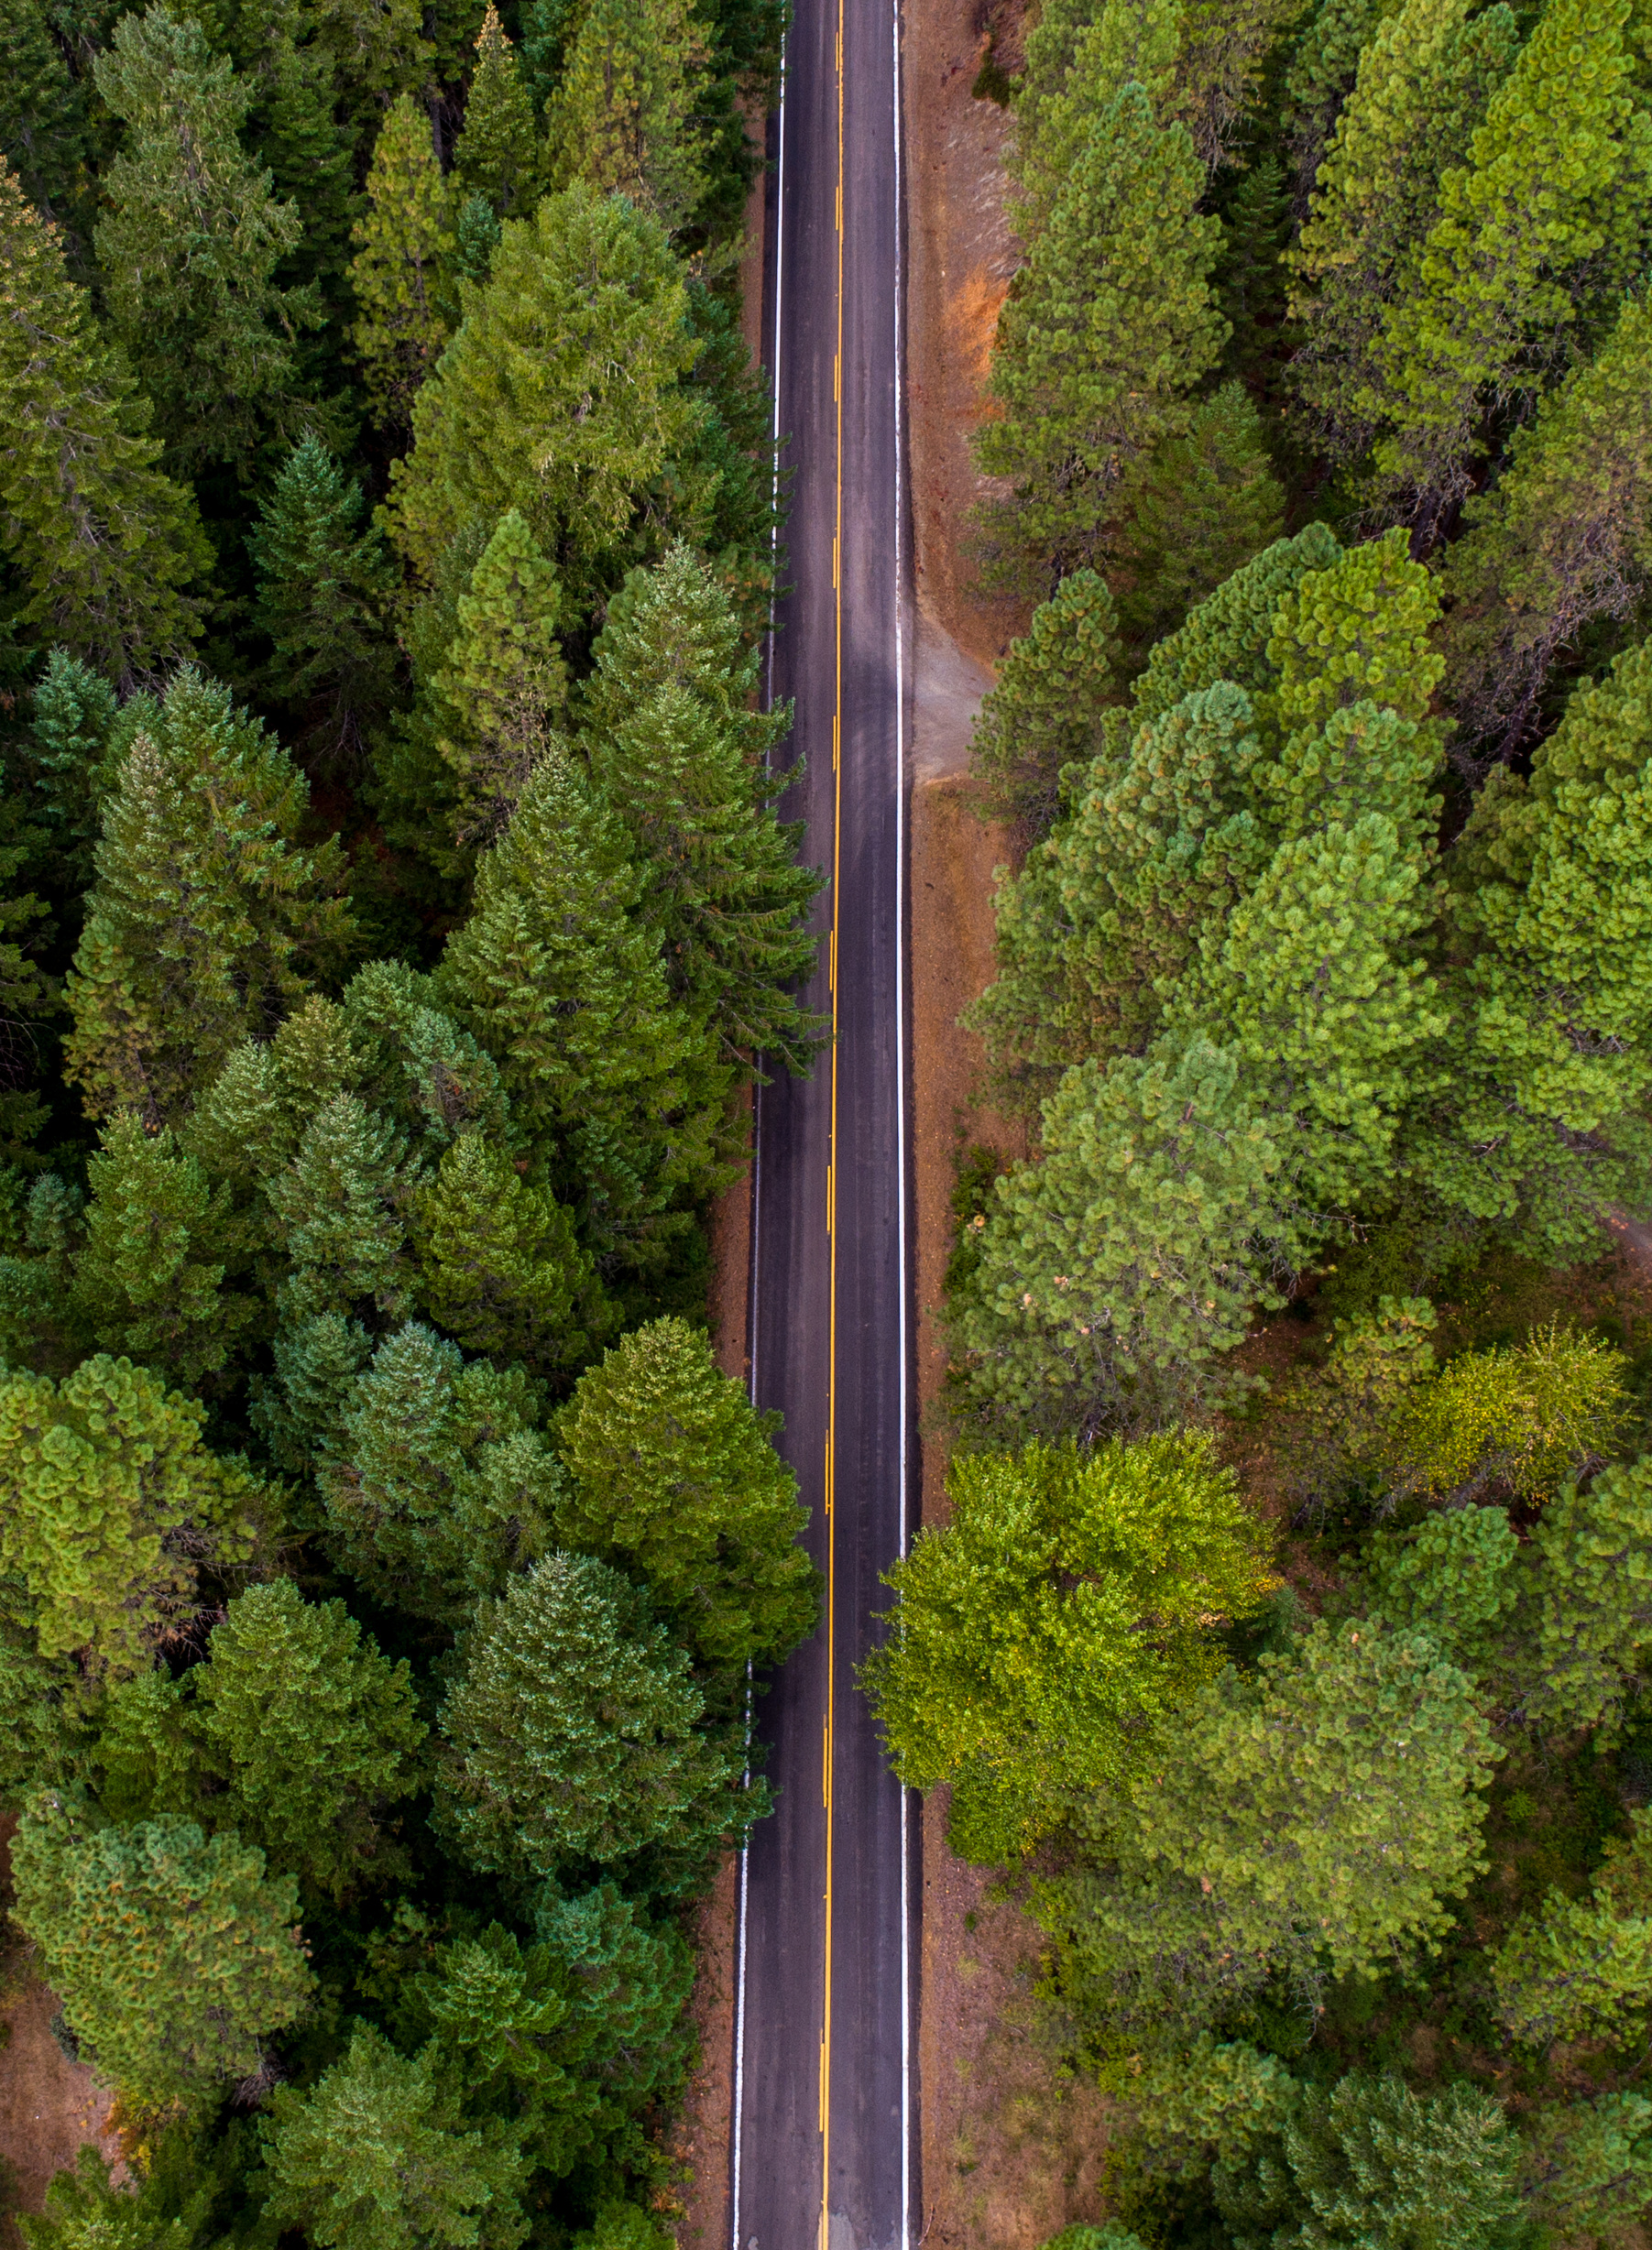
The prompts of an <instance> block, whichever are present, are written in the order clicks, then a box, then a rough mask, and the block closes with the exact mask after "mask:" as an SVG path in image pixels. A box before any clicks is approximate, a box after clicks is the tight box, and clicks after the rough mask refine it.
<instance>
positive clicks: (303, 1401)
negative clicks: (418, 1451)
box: [251, 1313, 373, 1477]
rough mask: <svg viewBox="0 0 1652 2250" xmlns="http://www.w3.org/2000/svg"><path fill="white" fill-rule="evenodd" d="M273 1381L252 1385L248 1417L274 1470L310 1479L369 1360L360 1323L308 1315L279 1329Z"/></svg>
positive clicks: (369, 1343) (274, 1344)
mask: <svg viewBox="0 0 1652 2250" xmlns="http://www.w3.org/2000/svg"><path fill="white" fill-rule="evenodd" d="M270 1356H271V1357H272V1359H273V1360H274V1361H275V1375H274V1379H273V1381H267V1382H258V1381H255V1382H254V1386H253V1391H254V1396H253V1403H252V1414H251V1419H252V1424H253V1426H254V1428H255V1429H256V1430H257V1433H258V1435H259V1436H260V1437H262V1438H263V1440H264V1442H265V1444H266V1445H267V1446H268V1448H269V1454H270V1458H271V1459H272V1460H273V1461H274V1462H275V1464H276V1467H277V1468H278V1469H282V1470H284V1471H285V1472H286V1473H287V1474H289V1475H290V1476H297V1477H307V1476H311V1475H313V1474H314V1472H315V1470H316V1469H317V1466H318V1463H319V1459H320V1455H321V1449H322V1447H323V1446H324V1445H326V1444H327V1443H328V1442H329V1441H330V1440H331V1439H333V1438H334V1436H336V1435H337V1433H338V1431H339V1429H340V1428H341V1427H342V1425H343V1423H344V1417H345V1412H346V1410H347V1408H348V1406H349V1402H350V1393H352V1391H353V1390H354V1389H355V1387H356V1377H357V1376H358V1375H359V1374H360V1373H361V1371H362V1370H363V1369H364V1368H365V1367H366V1366H367V1362H368V1360H370V1359H371V1358H372V1356H373V1342H372V1338H370V1337H369V1336H368V1334H367V1330H366V1328H364V1327H362V1325H361V1323H360V1321H359V1320H346V1319H345V1316H344V1315H343V1314H342V1313H311V1314H309V1315H307V1316H306V1317H305V1318H304V1319H302V1320H296V1321H294V1322H293V1323H292V1324H291V1326H290V1327H284V1328H279V1329H278V1330H277V1332H276V1335H275V1338H274V1340H273V1342H272V1344H271V1346H270Z"/></svg>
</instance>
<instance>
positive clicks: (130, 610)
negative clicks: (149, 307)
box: [0, 159, 207, 683]
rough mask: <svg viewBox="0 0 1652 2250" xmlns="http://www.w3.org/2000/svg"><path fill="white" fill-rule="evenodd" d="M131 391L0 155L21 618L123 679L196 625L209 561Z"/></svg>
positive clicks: (14, 545)
mask: <svg viewBox="0 0 1652 2250" xmlns="http://www.w3.org/2000/svg"><path fill="white" fill-rule="evenodd" d="M133 393H134V384H133V378H132V376H131V374H130V372H129V370H128V369H127V367H126V363H125V361H124V360H123V359H122V357H121V356H120V355H119V354H118V353H117V352H115V350H114V349H112V348H111V346H110V345H108V344H105V343H104V340H103V338H102V337H101V336H100V334H99V333H98V330H97V327H96V325H95V323H94V322H93V315H92V308H91V304H90V301H89V300H88V298H87V294H86V291H85V290H84V289H80V288H77V287H76V285H75V284H74V283H73V282H72V281H71V279H69V275H68V272H67V270H66V268H65V266H64V260H63V246H62V241H61V237H60V235H59V234H58V231H57V229H56V228H55V227H54V226H52V225H51V224H49V222H48V221H47V220H46V219H45V218H43V217H42V216H41V214H40V213H39V212H38V211H37V210H36V209H35V207H34V205H33V204H32V203H30V202H27V199H26V198H25V196H24V193H23V191H22V189H21V187H20V186H19V184H18V182H17V179H16V175H15V173H13V172H12V170H11V169H10V168H9V167H8V166H7V165H6V164H5V162H4V160H3V159H0V537H3V538H4V540H5V549H6V552H7V554H8V555H9V556H10V558H11V561H12V563H13V566H14V568H15V569H16V571H17V573H18V574H19V577H20V579H21V581H22V587H23V592H24V600H23V602H22V604H21V607H20V617H19V622H20V623H21V624H23V625H24V626H25V627H27V628H28V629H29V630H30V631H31V632H33V633H34V634H36V635H38V637H39V638H40V639H43V640H49V641H53V642H58V643H60V644H61V645H62V646H64V647H65V648H67V649H68V650H70V651H71V653H73V654H75V655H78V656H82V657H84V658H85V659H87V660H88V661H90V662H91V663H93V664H94V665H96V666H98V667H99V668H100V669H101V670H103V671H104V672H107V673H108V674H109V675H110V677H111V678H113V679H116V680H119V681H121V682H123V683H130V682H131V681H132V679H133V678H134V677H135V675H136V674H137V672H143V671H147V670H148V669H149V668H150V667H151V666H153V665H155V664H158V663H160V662H164V661H166V660H167V659H168V658H170V657H173V656H177V655H181V653H182V652H183V650H185V649H187V648H188V646H189V644H190V642H191V639H193V638H194V636H195V635H196V634H197V633H198V632H199V631H200V621H199V617H198V615H197V612H196V606H195V605H194V603H193V602H192V601H191V599H190V598H189V597H188V596H187V595H186V594H185V591H184V589H185V588H186V587H187V586H188V585H189V584H191V581H192V580H194V579H195V578H197V577H198V576H200V575H201V574H202V573H203V572H204V570H205V567H206V562H207V551H206V543H205V539H204V537H203V534H202V530H201V524H200V519H199V518H198V516H197V515H196V512H195V504H194V501H193V499H192V497H191V496H190V495H189V494H188V493H186V492H185V491H184V490H183V489H182V488H181V486H178V485H175V484H174V483H173V482H172V481H171V480H170V478H169V477H166V476H163V475H161V474H160V472H159V469H158V468H157V466H156V463H157V461H158V459H159V453H160V443H159V440H158V439H155V438H151V437H150V436H149V435H148V424H149V409H148V403H147V402H146V401H144V400H142V399H137V398H136V397H135V396H134V395H133ZM66 436H67V437H68V438H69V441H70V442H67V443H65V442H64V440H65V437H66Z"/></svg>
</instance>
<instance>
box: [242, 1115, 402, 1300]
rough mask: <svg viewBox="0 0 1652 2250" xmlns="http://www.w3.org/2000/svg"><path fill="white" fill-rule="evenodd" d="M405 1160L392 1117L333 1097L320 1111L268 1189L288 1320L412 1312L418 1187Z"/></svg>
mask: <svg viewBox="0 0 1652 2250" xmlns="http://www.w3.org/2000/svg"><path fill="white" fill-rule="evenodd" d="M406 1158H407V1144H406V1141H405V1140H404V1139H403V1138H402V1136H401V1135H400V1134H399V1133H398V1132H397V1130H396V1129H395V1127H394V1126H393V1125H392V1124H391V1123H390V1121H389V1120H388V1118H385V1117H383V1116H381V1115H380V1114H379V1113H378V1112H377V1110H374V1109H368V1108H367V1105H366V1103H365V1102H363V1101H362V1100H360V1099H359V1098H358V1097H357V1096H356V1095H354V1094H337V1095H334V1098H333V1099H332V1100H331V1101H329V1102H327V1103H325V1104H324V1105H323V1107H322V1108H321V1109H318V1110H317V1111H316V1113H315V1115H314V1116H313V1117H312V1120H311V1121H310V1123H309V1125H308V1127H307V1128H306V1129H305V1131H304V1136H303V1139H302V1140H301V1142H300V1144H299V1149H298V1153H297V1154H296V1155H295V1156H294V1158H293V1160H292V1162H291V1163H290V1165H289V1166H288V1167H287V1169H286V1170H285V1171H284V1172H281V1173H279V1174H277V1175H276V1176H275V1177H274V1178H273V1179H272V1180H270V1182H269V1183H268V1188H267V1191H266V1192H267V1194H268V1199H269V1207H270V1210H271V1212H272V1213H273V1215H274V1218H275V1221H276V1225H277V1227H278V1228H279V1230H280V1236H281V1240H282V1243H283V1246H284V1247H285V1250H286V1252H287V1256H288V1259H289V1261H290V1266H291V1271H290V1273H289V1275H288V1278H287V1280H286V1281H285V1282H284V1283H282V1285H281V1289H280V1292H279V1310H280V1312H281V1315H282V1317H283V1318H284V1319H285V1320H288V1321H294V1320H303V1319H306V1318H308V1317H310V1316H313V1315H315V1314H318V1313H343V1314H348V1313H354V1312H357V1311H360V1310H363V1309H367V1308H370V1309H371V1310H372V1311H373V1312H374V1313H376V1314H377V1315H379V1316H382V1317H383V1318H385V1319H387V1320H396V1319H399V1318H400V1316H402V1315H403V1314H404V1313H405V1312H406V1311H407V1309H408V1306H409V1303H410V1297H411V1292H412V1272H411V1261H410V1256H409V1252H408V1227H409V1222H410V1216H411V1205H412V1196H413V1189H414V1181H413V1179H412V1178H410V1176H409V1167H408V1165H407V1163H406Z"/></svg>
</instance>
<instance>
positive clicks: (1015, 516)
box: [976, 85, 1226, 592]
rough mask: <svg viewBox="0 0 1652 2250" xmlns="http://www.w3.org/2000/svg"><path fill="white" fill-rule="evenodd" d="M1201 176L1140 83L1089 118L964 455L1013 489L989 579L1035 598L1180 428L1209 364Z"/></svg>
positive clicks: (992, 527)
mask: <svg viewBox="0 0 1652 2250" xmlns="http://www.w3.org/2000/svg"><path fill="white" fill-rule="evenodd" d="M1203 189H1204V174H1203V168H1202V167H1201V166H1200V164H1199V161H1198V158H1197V156H1196V155H1195V154H1194V150H1193V144H1192V142H1191V141H1190V140H1189V139H1188V137H1187V132H1186V130H1185V128H1184V127H1182V126H1168V127H1161V126H1159V125H1158V124H1156V123H1155V121H1154V114H1153V107H1152V104H1151V103H1150V102H1149V100H1148V98H1147V96H1146V94H1145V93H1143V91H1142V89H1141V88H1140V87H1139V86H1134V85H1132V86H1126V87H1125V88H1124V90H1123V91H1122V92H1121V93H1120V94H1119V95H1118V97H1117V98H1116V100H1115V101H1114V102H1112V103H1111V104H1110V106H1109V107H1108V108H1107V110H1106V111H1104V112H1103V113H1102V114H1101V115H1100V116H1099V117H1098V118H1096V119H1095V121H1094V123H1093V125H1092V127H1091V130H1090V135H1089V140H1088V141H1087V143H1086V145H1085V147H1084V148H1083V150H1082V152H1081V153H1080V154H1079V155H1078V158H1076V159H1075V161H1074V164H1073V166H1072V169H1071V170H1070V172H1069V174H1068V177H1067V181H1066V184H1065V185H1064V186H1063V188H1062V190H1061V191H1060V194H1059V196H1058V198H1057V200H1056V203H1055V206H1054V208H1053V209H1052V211H1051V213H1050V217H1049V221H1048V224H1046V225H1045V227H1044V228H1042V230H1041V231H1040V232H1039V234H1038V235H1037V236H1036V237H1035V239H1034V243H1033V246H1032V249H1031V253H1030V255H1029V257H1028V259H1027V263H1026V265H1025V266H1024V267H1023V268H1022V270H1021V272H1020V273H1019V274H1018V275H1017V276H1016V278H1015V281H1014V284H1013V286H1012V289H1011V291H1010V296H1009V298H1008V300H1007V301H1006V303H1005V305H1004V309H1003V311H1002V312H1001V314H1000V316H999V323H998V339H997V344H996V346H995V349H994V353H993V360H992V374H991V390H992V394H993V397H994V399H996V400H997V402H998V405H999V407H1000V409H1001V411H1000V413H999V415H998V416H997V418H996V419H993V420H990V421H987V422H986V423H984V424H983V425H982V428H981V430H980V432H979V436H978V438H977V440H976V458H977V460H978V462H979V465H980V466H981V468H982V469H983V470H985V471H986V473H987V475H990V476H1001V477H1007V478H1009V479H1010V480H1011V483H1012V486H1013V491H1012V496H1011V497H1010V498H1009V499H1007V500H1005V501H1002V502H1000V503H998V504H996V506H995V508H993V510H992V512H991V515H990V522H989V527H988V530H989V538H990V540H991V541H993V542H994V543H995V546H996V548H997V549H998V550H999V551H1001V562H1000V568H1001V571H1003V572H1005V573H1008V574H1010V575H1012V576H1013V575H1015V574H1016V573H1017V572H1019V573H1020V574H1021V575H1022V576H1023V577H1024V578H1025V579H1026V581H1027V582H1028V583H1029V584H1034V585H1036V586H1038V587H1039V588H1040V589H1041V590H1043V591H1046V592H1047V591H1048V590H1049V588H1050V586H1051V585H1052V584H1054V582H1055V581H1056V580H1057V579H1059V578H1060V577H1062V576H1064V575H1065V574H1066V573H1067V572H1068V571H1069V570H1075V569H1078V568H1081V567H1083V566H1085V565H1086V564H1089V563H1090V562H1092V561H1093V560H1094V559H1095V558H1096V556H1097V554H1098V552H1099V550H1100V541H1102V539H1103V536H1104V534H1105V532H1106V530H1107V529H1108V527H1109V525H1110V522H1111V520H1112V519H1113V517H1114V515H1115V513H1116V511H1117V505H1118V482H1119V478H1120V476H1121V474H1122V472H1123V470H1124V469H1125V467H1126V466H1127V465H1128V464H1129V463H1130V462H1132V460H1134V459H1135V458H1136V457H1137V456H1138V455H1140V454H1143V453H1147V452H1150V451H1151V450H1152V448H1153V446H1154V444H1156V443H1157V442H1158V441H1159V440H1160V439H1161V438H1162V437H1164V436H1165V435H1167V434H1169V433H1170V432H1172V431H1176V430H1177V429H1179V428H1182V427H1185V426H1186V423H1187V405H1186V399H1187V394H1188V392H1189V391H1191V389H1192V388H1193V387H1194V385H1195V384H1196V383H1198V380H1199V378H1200V377H1201V376H1203V375H1204V374H1205V373H1206V372H1207V370H1208V369H1209V368H1210V367H1212V366H1214V365H1215V364H1216V361H1217V359H1218V358H1219V356H1220V351H1221V345H1222V342H1223V339H1224V336H1225V333H1226V329H1225V323H1224V322H1222V320H1221V318H1220V314H1219V313H1218V312H1217V311H1215V309H1214V307H1213V305H1212V303H1211V298H1210V287H1209V274H1210V269H1211V267H1212V266H1213V264H1214V262H1215V259H1216V255H1217V247H1218V243H1219V239H1220V233H1221V224H1220V220H1217V219H1214V218H1204V217H1200V216H1199V215H1198V209H1197V206H1198V201H1199V198H1200V195H1201V194H1202V192H1203Z"/></svg>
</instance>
